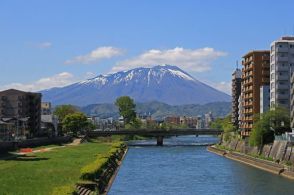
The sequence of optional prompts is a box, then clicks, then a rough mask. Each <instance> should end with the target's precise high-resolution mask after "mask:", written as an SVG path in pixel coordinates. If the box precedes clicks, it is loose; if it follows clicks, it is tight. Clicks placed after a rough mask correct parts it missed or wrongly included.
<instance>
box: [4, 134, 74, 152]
mask: <svg viewBox="0 0 294 195" xmlns="http://www.w3.org/2000/svg"><path fill="white" fill-rule="evenodd" d="M71 141H72V137H70V136H64V137H53V138H36V139H29V140H23V141H19V142H0V153H1V152H7V151H12V150H17V149H19V148H26V147H37V146H44V145H50V144H63V143H69V142H71Z"/></svg>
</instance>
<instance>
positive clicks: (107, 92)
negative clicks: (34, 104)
mask: <svg viewBox="0 0 294 195" xmlns="http://www.w3.org/2000/svg"><path fill="white" fill-rule="evenodd" d="M41 92H42V93H43V97H44V100H45V101H50V102H52V103H53V104H54V105H59V104H74V105H78V106H85V105H89V104H97V103H112V102H114V101H115V99H116V98H117V97H119V96H123V95H128V96H130V97H132V98H133V99H135V100H136V101H138V102H150V101H159V102H165V103H167V104H170V105H184V104H205V103H209V102H217V101H230V96H229V95H227V94H225V93H223V92H221V91H218V90H216V89H214V88H212V87H211V86H208V85H206V84H204V83H202V82H200V81H198V80H197V79H195V78H194V77H193V76H191V75H190V74H188V73H187V72H185V71H183V70H181V69H180V68H178V67H177V66H171V65H164V66H162V65H158V66H154V67H152V68H144V67H143V68H135V69H131V70H127V71H120V72H117V73H113V74H107V75H99V76H97V77H94V78H91V79H87V80H84V81H81V82H77V83H74V84H71V85H68V86H65V87H61V88H52V89H48V90H43V91H41Z"/></svg>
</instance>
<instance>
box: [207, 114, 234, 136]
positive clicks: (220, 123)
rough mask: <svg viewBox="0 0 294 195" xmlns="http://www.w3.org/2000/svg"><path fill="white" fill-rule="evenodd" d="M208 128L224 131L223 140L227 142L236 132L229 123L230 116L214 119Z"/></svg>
mask: <svg viewBox="0 0 294 195" xmlns="http://www.w3.org/2000/svg"><path fill="white" fill-rule="evenodd" d="M210 127H211V128H213V129H219V130H222V131H224V133H223V136H224V137H223V138H224V140H225V141H228V140H230V139H231V137H234V132H236V130H237V129H236V127H235V126H234V125H233V124H232V122H231V115H228V116H226V117H225V118H223V119H221V118H218V119H216V120H215V121H214V122H212V123H211V125H210Z"/></svg>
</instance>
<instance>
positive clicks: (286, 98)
mask: <svg viewBox="0 0 294 195" xmlns="http://www.w3.org/2000/svg"><path fill="white" fill-rule="evenodd" d="M293 70H294V37H293V36H291V37H282V38H280V39H279V40H277V41H274V42H273V43H272V44H271V58H270V74H271V75H270V106H271V108H274V107H275V106H282V107H285V108H287V109H290V73H291V72H293Z"/></svg>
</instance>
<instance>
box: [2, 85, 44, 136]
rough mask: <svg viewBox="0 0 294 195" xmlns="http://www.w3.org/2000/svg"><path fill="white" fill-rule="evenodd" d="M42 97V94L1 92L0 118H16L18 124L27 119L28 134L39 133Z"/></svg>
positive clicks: (12, 91)
mask: <svg viewBox="0 0 294 195" xmlns="http://www.w3.org/2000/svg"><path fill="white" fill-rule="evenodd" d="M41 97H42V95H41V94H40V93H31V92H23V91H18V90H15V89H9V90H6V91H2V92H0V118H2V119H7V118H14V119H15V120H16V121H18V122H17V123H19V122H20V121H21V120H25V119H27V128H28V131H27V132H29V133H30V134H31V135H32V134H36V133H38V132H39V131H40V124H41ZM17 126H18V125H17Z"/></svg>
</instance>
